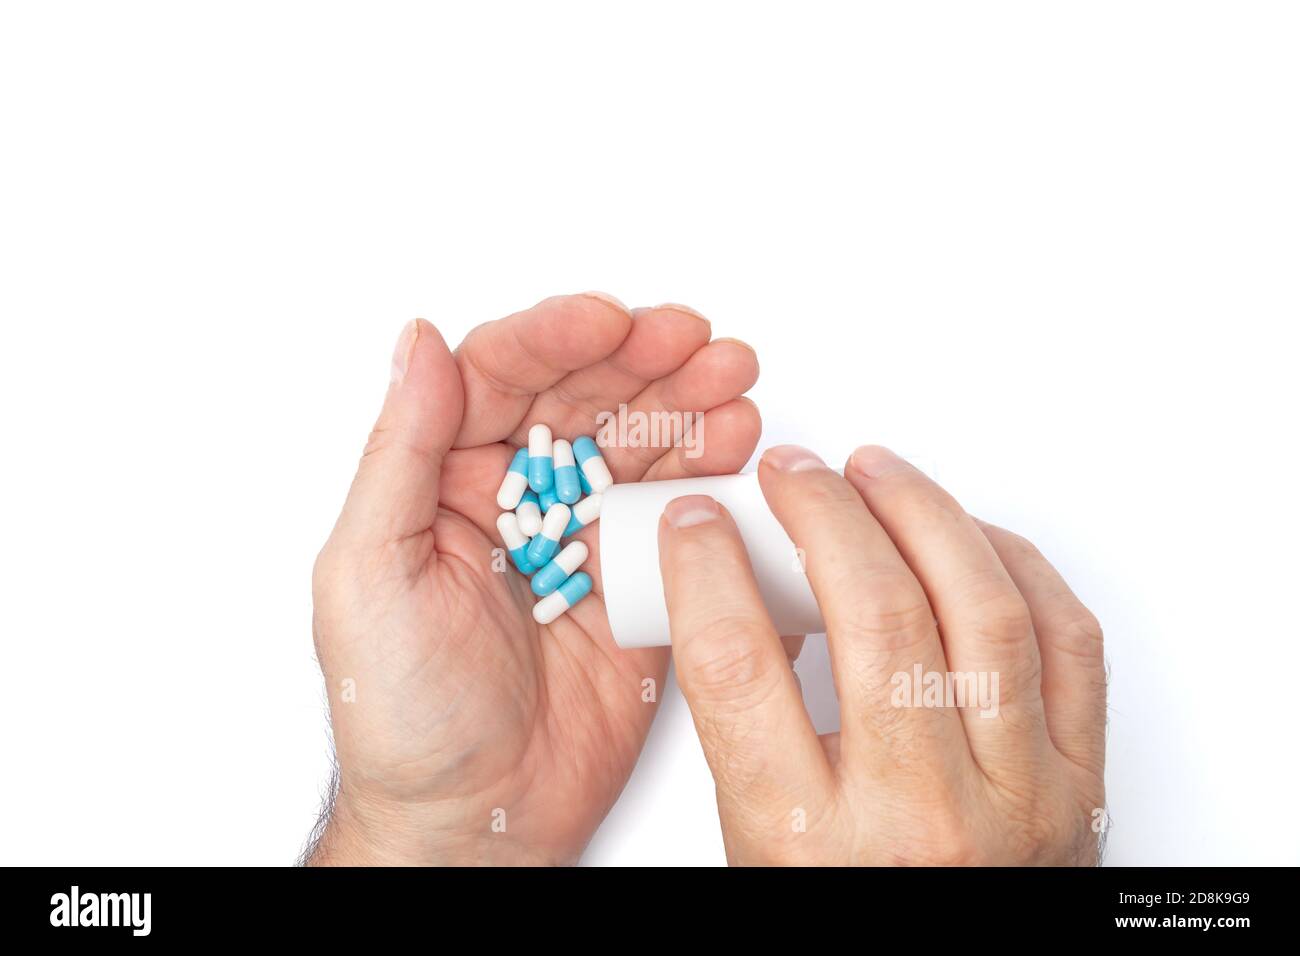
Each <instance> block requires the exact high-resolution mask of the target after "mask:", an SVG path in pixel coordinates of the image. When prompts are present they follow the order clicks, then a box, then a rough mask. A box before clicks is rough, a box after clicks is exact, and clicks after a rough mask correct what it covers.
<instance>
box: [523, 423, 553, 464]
mask: <svg viewBox="0 0 1300 956" xmlns="http://www.w3.org/2000/svg"><path fill="white" fill-rule="evenodd" d="M554 446H555V442H554V441H552V440H551V428H550V426H549V425H542V424H537V425H534V426H533V427H532V428H530V429H528V457H529V458H550V457H551V454H552V451H553V449H554Z"/></svg>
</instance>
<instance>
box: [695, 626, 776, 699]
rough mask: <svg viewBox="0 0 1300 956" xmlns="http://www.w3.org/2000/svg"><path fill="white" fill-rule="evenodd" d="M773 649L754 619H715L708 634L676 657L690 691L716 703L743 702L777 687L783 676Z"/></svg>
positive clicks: (696, 639)
mask: <svg viewBox="0 0 1300 956" xmlns="http://www.w3.org/2000/svg"><path fill="white" fill-rule="evenodd" d="M771 650H772V649H771V648H769V647H766V646H765V645H764V643H763V635H762V632H761V631H759V630H758V629H757V628H755V627H754V626H753V622H752V621H751V620H749V619H748V618H746V617H743V616H739V615H728V616H723V617H720V618H717V619H715V620H714V621H713V622H712V623H711V624H710V625H709V628H708V631H707V633H704V634H700V635H697V636H696V637H695V639H693V640H691V641H688V642H686V644H685V646H684V647H683V648H682V649H681V650H680V651H679V652H678V655H677V657H678V661H679V669H680V671H681V673H682V678H683V679H684V680H685V682H686V683H687V686H688V687H689V688H690V689H691V690H693V691H695V692H696V693H700V694H704V695H706V696H708V698H709V699H710V700H714V701H717V700H720V699H721V700H733V701H742V700H747V699H750V698H752V697H753V696H755V694H756V693H763V692H764V691H765V690H767V689H769V685H772V686H774V685H775V683H776V678H777V677H779V676H780V673H779V668H777V667H776V657H777V655H775V654H773V653H772V652H771ZM781 662H784V653H782V655H781Z"/></svg>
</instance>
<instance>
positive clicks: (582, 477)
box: [578, 468, 591, 495]
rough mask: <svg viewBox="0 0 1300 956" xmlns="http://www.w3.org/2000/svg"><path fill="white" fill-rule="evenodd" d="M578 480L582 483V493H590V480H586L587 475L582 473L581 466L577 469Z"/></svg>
mask: <svg viewBox="0 0 1300 956" xmlns="http://www.w3.org/2000/svg"><path fill="white" fill-rule="evenodd" d="M578 482H579V483H580V484H581V485H582V493H583V494H584V495H589V494H591V482H590V481H588V480H587V476H586V475H584V474H583V473H582V469H581V468H579V469H578Z"/></svg>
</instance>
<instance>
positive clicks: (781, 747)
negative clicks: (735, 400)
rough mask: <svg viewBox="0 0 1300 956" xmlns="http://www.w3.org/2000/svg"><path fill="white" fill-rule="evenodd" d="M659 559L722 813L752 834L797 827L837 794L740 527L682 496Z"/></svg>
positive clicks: (679, 662) (680, 667)
mask: <svg viewBox="0 0 1300 956" xmlns="http://www.w3.org/2000/svg"><path fill="white" fill-rule="evenodd" d="M659 563H660V569H661V572H662V575H663V582H664V598H665V600H666V602H667V605H668V620H669V629H670V633H671V636H672V643H673V661H674V664H675V666H676V669H677V681H678V684H680V686H681V689H682V694H683V696H684V697H685V698H686V702H687V704H688V705H689V706H690V708H691V715H692V717H694V719H695V729H696V731H697V732H698V734H699V736H700V743H701V744H702V745H703V747H704V756H705V757H706V758H707V760H708V762H709V768H710V769H711V770H712V771H713V777H714V780H715V782H716V783H717V790H718V811H719V814H720V815H721V816H722V819H723V821H724V823H730V822H732V821H737V820H738V821H739V823H740V826H741V827H743V828H744V829H745V830H747V831H748V830H752V828H753V827H754V826H755V825H758V826H760V827H765V826H773V827H775V826H780V827H782V828H783V829H784V830H788V824H789V819H790V813H791V812H792V811H793V810H794V808H795V807H796V806H799V805H801V804H802V805H803V806H804V807H805V809H807V801H808V800H814V799H816V798H817V797H819V796H820V795H824V794H826V793H827V792H829V788H830V764H829V763H828V762H827V760H826V755H825V752H824V751H823V750H822V747H821V744H820V742H819V741H818V739H817V734H816V731H814V729H813V726H812V721H811V720H810V719H809V717H808V712H807V711H806V710H805V709H804V706H803V697H802V695H801V694H800V691H799V686H798V682H797V681H796V680H795V677H794V672H793V671H792V670H791V669H790V664H789V661H788V658H787V657H786V652H785V648H784V647H783V646H782V644H781V638H780V637H779V636H778V635H777V633H776V630H775V629H774V628H773V627H772V622H771V620H770V619H769V618H768V615H767V609H766V608H765V607H764V606H763V601H762V598H761V597H760V596H759V592H758V584H757V583H756V582H755V580H754V572H753V569H752V568H751V567H750V563H749V554H748V553H747V552H746V551H745V546H744V543H743V542H742V541H741V538H740V532H739V531H738V530H737V529H736V523H735V522H734V521H733V520H732V518H731V515H730V514H728V513H727V511H726V509H724V508H723V507H722V506H721V505H719V504H718V503H717V502H716V501H714V500H713V499H712V498H710V497H708V496H707V495H687V496H685V497H683V498H675V499H673V500H672V501H670V502H669V503H668V506H667V507H666V508H665V509H664V514H663V517H662V518H661V519H660V522H659ZM769 817H770V819H769ZM723 829H724V831H725V830H726V829H728V828H727V827H726V826H724V828H723Z"/></svg>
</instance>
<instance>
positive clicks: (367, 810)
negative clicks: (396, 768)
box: [305, 792, 576, 866]
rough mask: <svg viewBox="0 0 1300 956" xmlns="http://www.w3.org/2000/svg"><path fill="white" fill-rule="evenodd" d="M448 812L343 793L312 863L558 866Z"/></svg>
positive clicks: (309, 860)
mask: <svg viewBox="0 0 1300 956" xmlns="http://www.w3.org/2000/svg"><path fill="white" fill-rule="evenodd" d="M448 815H449V814H448V813H447V809H446V808H445V807H443V808H442V809H441V810H440V811H438V812H435V811H434V808H431V807H429V806H427V805H412V804H409V803H400V802H395V801H388V800H375V799H373V798H370V797H359V796H353V795H349V794H344V793H343V792H340V793H339V794H338V796H337V797H336V799H335V801H334V805H333V806H332V807H331V809H330V813H329V819H328V820H327V821H326V823H325V826H324V828H323V830H322V833H321V837H320V839H319V840H318V841H317V843H316V846H315V847H314V848H313V849H312V851H311V852H310V854H309V855H308V856H307V858H306V861H305V862H306V865H308V866H557V865H563V864H564V863H568V862H576V861H568V860H561V859H559V858H557V857H555V856H553V855H551V854H549V853H546V852H544V851H543V850H541V849H539V848H536V847H530V846H526V845H523V844H520V843H519V842H517V841H516V840H514V839H512V838H511V837H510V836H508V835H507V834H506V833H496V832H493V831H491V830H490V829H489V828H488V827H487V826H485V827H484V828H483V832H481V833H475V832H470V831H468V830H467V829H463V828H461V829H455V828H448V827H447V826H446V818H447V816H448Z"/></svg>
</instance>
